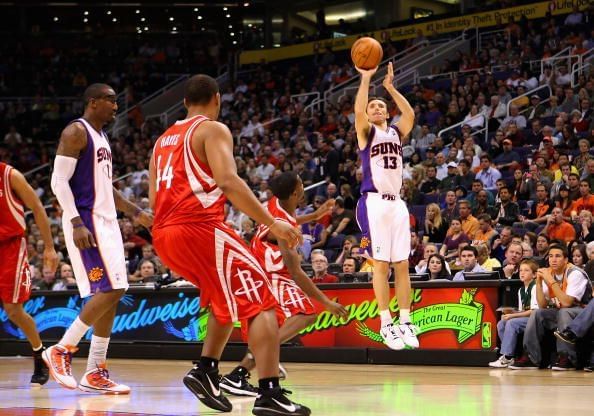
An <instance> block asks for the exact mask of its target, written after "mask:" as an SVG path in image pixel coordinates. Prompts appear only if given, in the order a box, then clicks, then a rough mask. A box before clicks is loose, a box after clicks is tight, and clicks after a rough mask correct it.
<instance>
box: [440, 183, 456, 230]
mask: <svg viewBox="0 0 594 416" xmlns="http://www.w3.org/2000/svg"><path fill="white" fill-rule="evenodd" d="M453 188H454V187H452V188H448V189H453ZM457 201H458V197H457V196H456V192H454V191H453V190H450V191H447V192H446V195H445V201H444V203H445V207H444V208H443V209H442V210H441V218H442V219H444V220H445V221H446V222H448V223H449V222H450V221H451V220H452V218H454V217H458V216H460V214H459V212H458V202H457Z"/></svg>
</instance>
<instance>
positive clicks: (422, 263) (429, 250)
mask: <svg viewBox="0 0 594 416" xmlns="http://www.w3.org/2000/svg"><path fill="white" fill-rule="evenodd" d="M432 254H437V246H436V245H435V244H432V243H427V244H425V249H424V250H423V258H422V259H421V260H419V262H418V263H417V265H416V266H415V271H416V272H417V273H424V272H426V271H427V261H428V260H429V257H430V256H431V255H432Z"/></svg>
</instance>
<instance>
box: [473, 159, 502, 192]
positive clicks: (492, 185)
mask: <svg viewBox="0 0 594 416" xmlns="http://www.w3.org/2000/svg"><path fill="white" fill-rule="evenodd" d="M475 178H476V180H479V181H481V182H482V184H483V186H484V187H485V189H486V190H488V191H493V190H496V189H497V186H496V182H497V180H498V179H500V178H501V173H500V172H499V171H498V170H497V169H496V168H494V167H492V166H491V156H489V155H488V154H487V153H483V154H482V155H481V165H480V170H479V172H478V173H477V174H476V176H475Z"/></svg>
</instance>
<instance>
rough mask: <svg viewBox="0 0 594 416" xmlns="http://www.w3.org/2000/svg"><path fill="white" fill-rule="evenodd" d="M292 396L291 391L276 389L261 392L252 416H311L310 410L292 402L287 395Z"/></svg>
mask: <svg viewBox="0 0 594 416" xmlns="http://www.w3.org/2000/svg"><path fill="white" fill-rule="evenodd" d="M287 394H291V392H290V391H289V390H285V389H283V388H281V387H275V388H273V389H270V390H264V391H262V390H261V391H260V394H259V395H258V398H257V399H256V402H255V403H254V409H253V410H252V414H254V415H256V416H309V415H310V414H311V410H309V408H307V407H305V406H303V405H301V404H298V403H295V402H292V401H291V400H289V399H288V398H287V397H286V395H287Z"/></svg>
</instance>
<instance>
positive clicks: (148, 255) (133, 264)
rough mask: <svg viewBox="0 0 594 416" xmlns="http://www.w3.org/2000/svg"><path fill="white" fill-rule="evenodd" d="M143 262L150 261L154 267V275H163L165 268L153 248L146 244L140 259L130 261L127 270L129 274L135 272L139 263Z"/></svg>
mask: <svg viewBox="0 0 594 416" xmlns="http://www.w3.org/2000/svg"><path fill="white" fill-rule="evenodd" d="M143 260H150V261H151V262H152V263H153V264H154V265H155V267H156V269H155V270H156V273H159V274H161V273H165V267H163V263H162V262H161V260H160V259H159V257H157V255H156V254H155V249H154V248H153V245H152V244H148V243H147V244H146V245H145V246H144V247H142V257H141V258H140V259H133V260H130V263H129V265H128V270H129V271H130V272H131V273H134V272H136V271H137V270H138V269H139V268H140V263H141V262H142V261H143Z"/></svg>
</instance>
